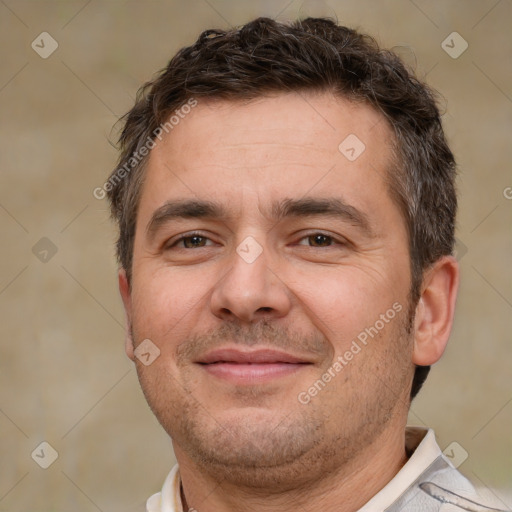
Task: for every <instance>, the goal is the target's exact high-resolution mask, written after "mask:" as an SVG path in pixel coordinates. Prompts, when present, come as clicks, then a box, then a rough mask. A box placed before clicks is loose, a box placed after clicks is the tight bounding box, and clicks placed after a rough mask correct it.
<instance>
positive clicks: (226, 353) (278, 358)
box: [197, 348, 311, 364]
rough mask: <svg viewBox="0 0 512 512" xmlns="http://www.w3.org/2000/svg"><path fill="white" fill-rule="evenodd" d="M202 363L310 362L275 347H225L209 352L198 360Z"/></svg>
mask: <svg viewBox="0 0 512 512" xmlns="http://www.w3.org/2000/svg"><path fill="white" fill-rule="evenodd" d="M197 362H198V363H200V364H215V363H239V364H272V363H289V364H300V363H310V362H311V361H308V360H307V359H304V358H300V357H298V356H294V355H292V354H288V353H286V352H281V351H279V350H273V349H260V350H252V351H241V350H236V349H230V348H224V349H218V350H214V351H212V352H208V353H207V354H206V355H205V356H204V357H202V358H200V359H199V360H198V361H197Z"/></svg>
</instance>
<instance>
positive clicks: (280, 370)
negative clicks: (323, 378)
mask: <svg viewBox="0 0 512 512" xmlns="http://www.w3.org/2000/svg"><path fill="white" fill-rule="evenodd" d="M197 363H198V364H199V365H200V366H201V368H203V369H204V370H205V371H206V372H208V374H210V375H212V376H214V377H217V378H219V379H222V380H227V381H229V382H231V383H233V384H236V385H247V384H262V383H265V382H268V381H270V380H274V379H277V378H281V377H285V376H287V375H291V374H293V373H295V372H297V371H300V370H301V369H303V368H305V367H307V366H309V365H311V364H313V363H312V362H311V361H308V360H306V359H304V358H301V357H298V356H295V355H292V354H288V353H286V352H280V351H277V350H273V349H260V350H253V351H240V350H235V349H219V350H214V351H212V352H209V353H208V354H206V355H205V356H204V357H202V358H200V359H199V360H198V361H197Z"/></svg>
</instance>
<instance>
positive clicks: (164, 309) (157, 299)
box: [132, 266, 211, 343]
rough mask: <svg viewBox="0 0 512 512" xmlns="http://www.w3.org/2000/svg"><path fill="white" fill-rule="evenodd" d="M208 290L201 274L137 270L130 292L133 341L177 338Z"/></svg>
mask: <svg viewBox="0 0 512 512" xmlns="http://www.w3.org/2000/svg"><path fill="white" fill-rule="evenodd" d="M148 267H151V266H148ZM209 287H211V284H209V282H208V281H207V280H206V279H205V276H204V275H203V273H198V272H197V271H195V272H192V271H188V272H187V271H172V270H171V269H169V268H159V269H155V268H147V269H144V270H142V268H141V269H140V272H138V273H137V274H136V275H134V280H133V289H132V300H133V312H134V314H133V322H134V329H135V331H136V333H137V337H138V338H140V337H148V338H150V339H152V338H154V339H155V340H162V339H165V340H166V343H168V341H169V340H172V338H174V337H177V336H179V335H180V333H183V330H184V329H186V326H187V325H190V322H194V310H198V309H199V308H201V304H203V302H204V300H205V293H206V292H207V290H208V288H209ZM155 342H156V341H155Z"/></svg>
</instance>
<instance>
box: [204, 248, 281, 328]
mask: <svg viewBox="0 0 512 512" xmlns="http://www.w3.org/2000/svg"><path fill="white" fill-rule="evenodd" d="M253 240H254V239H253ZM253 244H254V241H253ZM255 245H256V244H254V245H251V243H249V245H244V244H243V243H242V244H240V246H239V247H238V251H237V252H234V254H233V256H232V258H231V259H230V260H229V261H227V262H226V268H224V269H223V270H222V277H221V278H220V279H219V281H218V282H217V283H216V285H215V286H214V289H213V292H212V295H211V310H212V313H213V314H214V315H215V316H217V317H218V318H221V319H222V320H227V321H230V320H231V321H233V320H235V319H238V320H239V321H240V322H244V323H252V322H257V321H260V320H263V319H267V320H269V319H272V318H281V317H284V316H286V315H287V314H288V312H289V311H290V307H291V299H290V298H291V292H290V290H289V289H288V288H287V286H286V285H285V283H284V282H283V281H282V280H281V279H280V276H279V273H278V271H277V270H276V267H275V266H274V268H273V269H272V268H270V267H269V263H270V257H269V251H268V250H267V249H263V247H262V246H259V247H260V248H261V249H263V250H262V252H261V253H260V254H259V255H257V257H256V258H254V256H255V254H257V253H254V251H255V250H256V248H255ZM258 245H259V244H258ZM244 249H249V250H248V251H246V252H244ZM261 249H260V250H261ZM251 251H252V252H253V254H251Z"/></svg>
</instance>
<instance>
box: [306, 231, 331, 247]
mask: <svg viewBox="0 0 512 512" xmlns="http://www.w3.org/2000/svg"><path fill="white" fill-rule="evenodd" d="M307 238H308V241H309V243H310V244H311V245H312V246H316V247H328V246H330V245H332V241H333V240H332V236H329V235H324V234H322V233H317V234H315V235H309V236H308V237H307Z"/></svg>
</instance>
